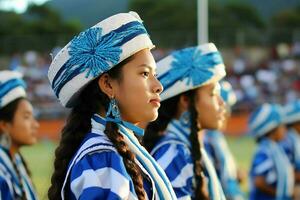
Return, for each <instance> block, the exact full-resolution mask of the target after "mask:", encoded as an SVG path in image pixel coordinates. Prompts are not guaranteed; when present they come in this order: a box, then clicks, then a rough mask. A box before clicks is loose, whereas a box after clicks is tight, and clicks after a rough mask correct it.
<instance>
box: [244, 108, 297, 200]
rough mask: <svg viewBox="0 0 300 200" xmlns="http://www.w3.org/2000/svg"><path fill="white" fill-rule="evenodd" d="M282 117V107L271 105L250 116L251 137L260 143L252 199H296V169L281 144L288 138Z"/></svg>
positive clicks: (253, 171) (257, 150)
mask: <svg viewBox="0 0 300 200" xmlns="http://www.w3.org/2000/svg"><path fill="white" fill-rule="evenodd" d="M282 117H283V113H282V108H281V106H279V105H277V104H268V103H265V104H263V105H261V106H259V107H258V108H257V109H256V110H255V111H253V113H252V114H251V115H250V118H249V122H248V123H249V129H250V135H251V136H252V137H254V138H255V140H256V142H257V144H258V147H257V149H256V152H255V154H254V156H253V160H252V165H251V170H250V200H275V199H276V200H289V199H292V197H293V190H294V173H293V168H292V165H291V164H290V161H289V160H288V157H287V156H286V154H285V152H284V150H283V148H281V146H280V145H279V144H278V143H279V142H280V141H282V139H283V138H284V136H285V127H284V125H283V119H282Z"/></svg>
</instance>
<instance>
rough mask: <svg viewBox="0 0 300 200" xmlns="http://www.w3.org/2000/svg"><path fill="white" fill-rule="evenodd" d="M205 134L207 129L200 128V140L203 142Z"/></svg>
mask: <svg viewBox="0 0 300 200" xmlns="http://www.w3.org/2000/svg"><path fill="white" fill-rule="evenodd" d="M204 135H205V131H204V130H203V129H200V130H199V131H198V139H199V141H200V142H201V143H202V141H203V140H204Z"/></svg>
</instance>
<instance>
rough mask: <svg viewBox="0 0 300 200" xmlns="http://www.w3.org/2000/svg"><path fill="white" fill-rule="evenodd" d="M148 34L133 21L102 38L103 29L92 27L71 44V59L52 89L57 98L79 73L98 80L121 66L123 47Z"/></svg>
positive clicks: (58, 73) (60, 70) (56, 76)
mask: <svg viewBox="0 0 300 200" xmlns="http://www.w3.org/2000/svg"><path fill="white" fill-rule="evenodd" d="M141 34H147V31H146V29H145V27H144V26H143V24H142V23H140V22H137V21H134V22H129V23H127V24H124V25H123V26H121V27H119V28H117V29H116V30H113V31H111V32H109V33H107V34H105V35H102V29H101V28H99V27H97V28H93V27H92V28H89V29H88V30H86V31H84V32H81V33H80V34H79V35H78V36H76V37H75V38H74V39H73V40H72V41H71V43H70V46H69V48H68V50H69V55H70V59H69V60H68V61H67V62H66V63H65V64H64V65H63V66H62V67H61V68H60V69H59V71H58V72H57V73H56V75H55V77H54V79H53V82H52V88H53V89H54V91H55V94H56V96H57V97H58V95H59V93H60V90H61V89H62V87H63V86H64V85H65V84H66V83H67V82H69V81H70V80H71V79H72V78H74V77H75V76H77V75H78V74H80V73H83V72H86V78H88V77H90V76H91V77H93V78H95V77H97V76H98V75H100V74H101V73H103V72H106V71H108V70H110V68H111V67H112V66H114V65H116V64H117V63H119V60H120V55H121V53H122V49H121V47H122V45H124V44H125V43H127V42H128V41H130V40H131V39H132V38H134V37H136V36H138V35H141Z"/></svg>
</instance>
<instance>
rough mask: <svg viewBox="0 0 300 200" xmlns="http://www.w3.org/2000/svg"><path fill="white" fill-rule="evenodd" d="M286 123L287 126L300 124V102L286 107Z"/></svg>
mask: <svg viewBox="0 0 300 200" xmlns="http://www.w3.org/2000/svg"><path fill="white" fill-rule="evenodd" d="M284 121H285V123H286V124H293V123H296V122H300V100H297V101H294V102H291V103H288V104H287V105H285V106H284Z"/></svg>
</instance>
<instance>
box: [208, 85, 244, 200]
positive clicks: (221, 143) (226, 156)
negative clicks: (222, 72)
mask: <svg viewBox="0 0 300 200" xmlns="http://www.w3.org/2000/svg"><path fill="white" fill-rule="evenodd" d="M220 85H221V97H222V99H223V100H224V101H225V103H226V116H225V121H224V123H223V126H222V128H221V129H220V130H207V131H206V133H205V135H204V147H205V150H206V151H207V153H208V154H209V156H210V158H211V160H212V162H213V164H214V166H215V168H216V172H217V175H218V178H219V180H220V182H221V185H222V188H223V190H224V193H225V196H226V198H227V199H228V200H238V199H239V200H242V199H244V195H243V193H242V191H241V188H240V186H239V181H238V178H239V177H238V174H239V173H238V169H237V167H236V163H235V160H234V158H233V155H232V153H231V151H230V149H229V147H228V144H227V142H226V139H225V137H224V135H223V133H222V132H221V131H225V129H226V126H227V121H228V119H229V118H230V115H231V107H232V106H233V105H234V104H235V103H236V96H235V94H234V91H233V89H232V87H231V85H230V83H229V82H227V81H221V83H220Z"/></svg>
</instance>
